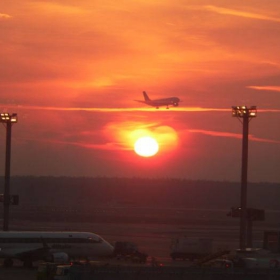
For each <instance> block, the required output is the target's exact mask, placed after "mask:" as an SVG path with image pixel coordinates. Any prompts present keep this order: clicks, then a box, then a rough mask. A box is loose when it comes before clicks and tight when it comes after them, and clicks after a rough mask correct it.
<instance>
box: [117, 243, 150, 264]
mask: <svg viewBox="0 0 280 280" xmlns="http://www.w3.org/2000/svg"><path fill="white" fill-rule="evenodd" d="M113 255H114V257H116V258H117V259H126V260H128V259H129V260H131V261H132V262H140V263H145V262H146V260H147V255H146V254H145V253H141V252H139V250H138V247H137V246H136V245H135V244H134V243H131V242H123V241H117V242H116V243H115V246H114V253H113Z"/></svg>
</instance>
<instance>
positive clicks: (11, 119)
mask: <svg viewBox="0 0 280 280" xmlns="http://www.w3.org/2000/svg"><path fill="white" fill-rule="evenodd" d="M0 116H1V118H0V122H1V123H3V124H4V125H5V126H6V164H5V187H4V219H3V231H8V230H9V207H10V165H11V139H12V124H14V123H17V114H11V115H10V114H8V113H2V114H1V115H0Z"/></svg>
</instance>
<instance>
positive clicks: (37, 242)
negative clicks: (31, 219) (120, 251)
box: [0, 231, 114, 267]
mask: <svg viewBox="0 0 280 280" xmlns="http://www.w3.org/2000/svg"><path fill="white" fill-rule="evenodd" d="M113 250H114V248H113V246H112V245H111V244H109V243H108V242H107V241H105V240H104V239H103V238H102V237H100V236H99V235H97V234H94V233H90V232H41V231H38V232H36V231H33V232H31V231H29V232H28V231H17V232H16V231H7V232H5V231H4V232H0V258H4V263H3V264H4V266H6V267H9V266H12V265H13V259H19V260H21V261H22V262H23V265H24V266H25V267H32V262H33V261H37V260H45V261H53V262H67V261H68V260H69V259H70V258H87V259H95V258H98V257H106V256H112V254H113Z"/></svg>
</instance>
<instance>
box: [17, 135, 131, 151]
mask: <svg viewBox="0 0 280 280" xmlns="http://www.w3.org/2000/svg"><path fill="white" fill-rule="evenodd" d="M17 140H24V141H34V142H41V143H49V144H57V145H71V146H78V147H81V148H85V149H96V150H107V151H113V150H126V149H125V148H123V147H122V146H120V145H119V144H118V143H104V144H92V143H86V142H77V141H76V142H73V141H63V140H54V139H41V138H26V137H24V138H17Z"/></svg>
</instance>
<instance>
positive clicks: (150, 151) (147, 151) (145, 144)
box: [134, 136, 158, 157]
mask: <svg viewBox="0 0 280 280" xmlns="http://www.w3.org/2000/svg"><path fill="white" fill-rule="evenodd" d="M134 151H135V152H136V154H138V155H139V156H142V157H151V156H154V155H155V154H156V153H157V152H158V143H157V141H156V140H155V139H154V138H152V137H150V136H145V137H141V138H139V139H138V140H137V141H136V142H135V144H134Z"/></svg>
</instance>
